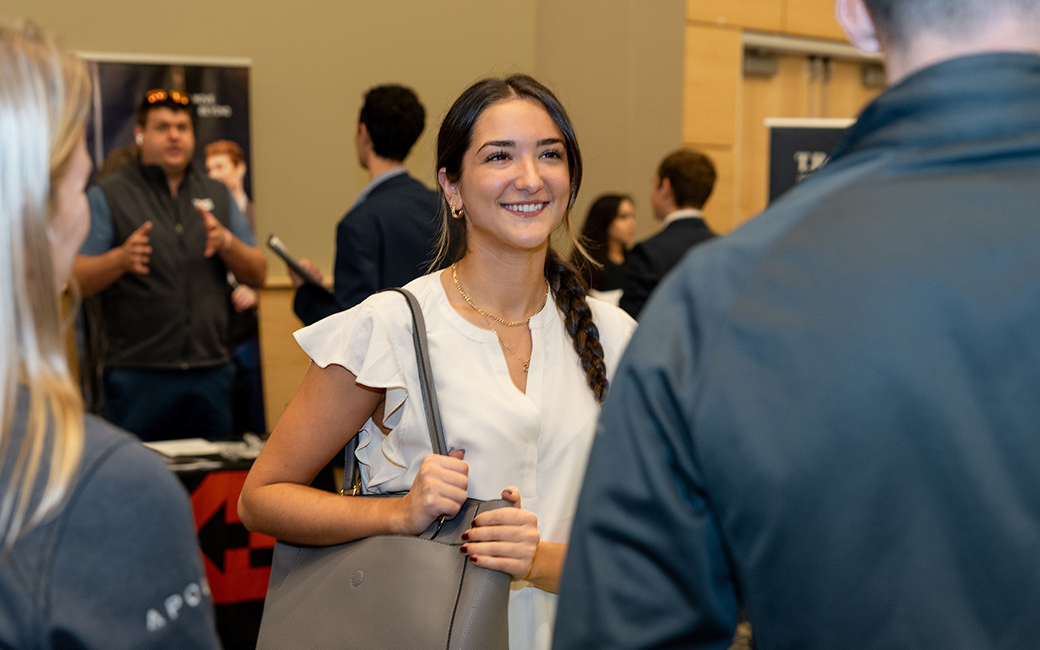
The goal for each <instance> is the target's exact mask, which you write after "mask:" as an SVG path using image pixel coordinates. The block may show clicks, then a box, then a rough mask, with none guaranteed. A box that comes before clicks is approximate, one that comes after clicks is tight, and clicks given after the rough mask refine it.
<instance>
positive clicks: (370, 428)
mask: <svg viewBox="0 0 1040 650" xmlns="http://www.w3.org/2000/svg"><path fill="white" fill-rule="evenodd" d="M440 273H441V272H437V273H432V274H430V275H426V276H423V277H421V278H418V279H416V280H414V281H412V282H410V283H408V285H406V287H405V288H407V289H408V290H409V291H411V292H412V293H413V294H415V297H416V298H417V299H418V301H419V305H420V306H421V307H422V311H423V316H424V318H425V320H426V332H427V340H428V343H429V349H430V364H431V366H432V369H433V377H434V385H435V386H436V389H437V398H438V400H439V402H440V408H441V417H442V419H443V421H444V429H445V440H446V442H447V444H448V448H449V449H450V450H455V449H464V450H465V451H466V454H465V458H464V460H465V461H466V463H467V464H468V465H469V490H468V494H469V496H470V497H471V498H476V499H498V498H501V493H502V490H503V489H505V488H506V487H508V486H511V485H512V486H515V487H517V488H518V489H519V490H520V497H521V506H522V507H523V508H524V509H525V510H529V511H531V512H533V513H534V514H535V515H536V516H537V517H538V530H539V534H540V535H541V539H542V540H544V541H548V542H562V543H566V542H567V540H568V538H569V536H570V530H571V523H572V520H573V518H574V510H575V507H576V503H577V498H578V492H579V490H580V489H581V483H582V477H583V475H584V472H585V465H586V462H587V460H588V454H589V449H590V447H591V445H592V438H593V435H594V432H595V426H596V419H597V417H598V416H599V405H598V404H596V401H595V399H594V398H593V396H592V392H591V391H590V390H589V388H588V386H587V385H586V383H585V376H584V373H583V372H582V371H581V367H580V365H579V361H578V356H577V354H576V353H575V351H574V347H573V344H572V342H571V338H570V337H569V336H568V335H567V333H566V330H565V329H564V324H563V320H562V318H561V315H560V313H559V311H558V310H557V309H556V305H555V304H554V302H553V301H552V300H549V301H548V302H547V303H546V306H545V307H544V308H543V309H542V310H541V311H540V312H539V313H538V314H536V315H535V316H534V317H532V318H531V321H530V328H531V339H532V344H533V349H532V352H531V363H530V371H529V372H528V376H527V392H526V393H522V392H520V390H519V389H518V388H517V387H516V385H515V384H513V381H512V379H511V378H510V377H509V370H508V368H507V366H506V360H505V356H504V355H503V350H502V347H501V346H500V345H499V342H498V338H497V337H496V336H495V334H494V332H491V331H490V330H485V329H481V328H479V327H477V326H475V325H473V324H471V323H470V322H468V321H467V320H465V319H464V318H463V317H462V316H461V315H459V314H458V313H457V312H456V311H455V309H454V308H452V306H451V304H450V303H449V302H448V298H447V296H446V295H445V293H444V288H443V286H442V285H441V282H440ZM588 302H589V306H590V307H591V309H592V313H593V320H594V321H595V323H596V326H597V328H598V329H599V336H600V343H601V344H602V346H603V354H604V361H605V363H606V367H607V374H608V377H612V376H613V373H614V370H615V369H616V368H617V364H618V360H619V358H620V356H621V353H622V352H623V351H624V348H625V346H626V345H627V344H628V340H629V338H630V337H631V335H632V332H633V331H634V329H635V325H636V324H635V321H634V320H632V318H631V317H629V316H628V314H626V313H625V312H623V311H621V310H620V309H617V308H616V307H612V306H610V305H608V304H605V303H602V302H600V301H597V300H595V299H589V301H588ZM296 340H297V341H298V342H299V344H300V346H301V347H302V348H303V349H304V351H305V352H306V353H307V354H308V355H309V356H310V357H311V358H312V359H313V360H314V362H315V363H316V364H318V365H319V366H321V367H325V366H327V365H329V364H337V365H341V366H343V367H344V368H346V369H347V370H349V371H350V372H352V373H353V374H354V375H356V376H357V382H358V383H359V384H362V385H364V386H369V387H372V388H385V389H386V407H385V416H384V422H383V424H384V426H385V427H386V428H387V429H389V433H388V434H386V435H384V433H383V432H382V431H381V430H380V429H379V427H377V426H376V424H375V423H374V422H373V421H372V420H369V421H368V422H366V423H365V425H364V427H363V428H362V429H361V431H360V432H359V433H358V436H359V440H358V449H357V452H356V456H357V459H358V464H359V466H360V468H361V476H362V480H363V482H364V485H365V488H366V490H367V491H368V492H403V491H406V490H408V489H409V488H410V487H411V484H412V481H413V479H414V478H415V474H416V472H417V471H418V470H419V465H420V464H421V463H422V459H423V458H424V457H425V456H427V455H428V454H430V453H432V449H431V447H430V438H429V434H428V432H427V429H426V419H425V416H424V414H423V405H422V393H421V391H420V388H419V380H418V370H417V365H416V360H415V348H414V346H413V343H412V321H411V315H410V312H409V311H408V305H407V303H406V302H405V299H404V297H403V296H401V295H400V294H398V293H396V292H384V293H379V294H375V295H373V296H371V297H369V298H368V299H367V300H365V301H364V302H362V303H361V304H360V305H358V306H356V307H354V308H353V309H350V310H347V311H345V312H341V313H339V314H335V315H333V316H330V317H328V318H326V319H324V320H322V321H319V322H317V323H315V324H314V325H311V326H310V327H306V328H304V329H302V330H300V331H298V332H296ZM410 396H414V399H408V398H409V397H410ZM525 587H527V585H526V583H514V585H513V588H514V590H513V592H512V594H511V598H510V607H509V628H510V630H509V637H510V638H509V647H510V648H511V649H512V650H524V649H525V648H549V646H550V643H551V637H552V624H553V619H554V617H555V609H556V596H555V595H553V594H549V593H547V592H545V591H542V590H540V589H536V588H525Z"/></svg>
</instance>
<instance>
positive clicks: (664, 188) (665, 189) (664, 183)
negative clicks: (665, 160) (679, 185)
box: [657, 177, 675, 203]
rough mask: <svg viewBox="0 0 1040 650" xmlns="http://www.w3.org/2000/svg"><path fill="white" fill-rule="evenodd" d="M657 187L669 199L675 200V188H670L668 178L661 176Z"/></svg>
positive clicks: (670, 182)
mask: <svg viewBox="0 0 1040 650" xmlns="http://www.w3.org/2000/svg"><path fill="white" fill-rule="evenodd" d="M657 189H658V190H660V191H661V193H662V194H663V195H664V196H666V197H668V199H669V200H670V201H672V202H673V203H674V202H675V190H673V189H672V181H671V180H670V179H669V178H667V177H665V178H662V179H661V182H660V183H658V184H657Z"/></svg>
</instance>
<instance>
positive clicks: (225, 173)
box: [206, 153, 246, 192]
mask: <svg viewBox="0 0 1040 650" xmlns="http://www.w3.org/2000/svg"><path fill="white" fill-rule="evenodd" d="M206 175H207V176H209V177H210V178H212V179H213V180H215V181H220V182H221V183H223V184H224V185H226V186H227V188H228V189H229V190H231V191H232V192H234V191H236V190H238V189H239V188H241V187H242V179H243V178H244V177H245V175H246V166H245V163H239V164H238V165H236V164H235V163H233V162H231V156H229V155H227V154H226V153H217V154H213V155H212V156H207V157H206Z"/></svg>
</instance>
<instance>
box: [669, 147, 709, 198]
mask: <svg viewBox="0 0 1040 650" xmlns="http://www.w3.org/2000/svg"><path fill="white" fill-rule="evenodd" d="M666 178H667V179H668V182H669V183H671V185H672V194H673V195H674V197H675V205H676V207H679V208H697V209H698V210H700V209H701V208H703V207H704V204H705V203H707V202H708V197H709V196H711V191H712V190H713V189H714V188H715V165H713V164H711V160H709V159H708V157H707V156H705V155H704V154H702V153H700V152H699V151H694V150H692V149H680V150H678V151H675V152H673V153H670V154H668V155H667V156H665V158H664V160H662V161H661V165H660V167H658V168H657V180H658V183H660V182H661V181H663V180H664V179H666Z"/></svg>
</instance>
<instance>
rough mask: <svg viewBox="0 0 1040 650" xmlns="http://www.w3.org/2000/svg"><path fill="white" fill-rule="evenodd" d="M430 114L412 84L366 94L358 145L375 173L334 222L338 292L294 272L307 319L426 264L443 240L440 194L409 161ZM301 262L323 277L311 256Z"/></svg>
mask: <svg viewBox="0 0 1040 650" xmlns="http://www.w3.org/2000/svg"><path fill="white" fill-rule="evenodd" d="M425 120H426V111H425V110H424V109H423V106H422V104H421V103H420V102H419V98H418V97H416V95H415V93H414V92H413V91H412V90H411V89H410V88H405V87H404V86H397V85H386V86H377V87H375V88H372V89H371V90H369V91H368V92H367V93H366V94H365V103H364V105H363V106H362V107H361V114H360V116H359V117H358V127H357V134H356V136H355V146H356V147H357V154H358V162H359V163H360V164H361V166H362V167H364V168H365V170H366V171H368V177H369V179H370V180H369V183H368V185H367V186H366V187H365V189H364V190H363V191H362V192H361V194H360V195H359V196H358V198H357V200H355V201H354V205H353V206H351V208H350V210H348V211H347V214H346V215H345V216H344V217H343V219H342V220H341V221H340V222H339V225H338V226H337V227H336V262H335V273H334V285H333V287H334V295H329V294H328V293H327V292H325V291H323V290H322V289H321V288H320V287H317V286H314V285H308V284H305V283H304V282H303V281H302V280H301V279H300V278H299V277H296V276H295V275H293V283H294V284H295V285H296V286H297V290H296V297H295V300H294V302H293V311H294V312H296V315H297V316H298V317H299V318H300V320H302V321H303V322H304V324H306V325H310V324H311V323H314V322H316V321H319V320H321V319H322V318H325V317H326V316H329V315H331V314H335V313H336V312H339V311H343V310H345V309H350V308H351V307H353V306H354V305H356V304H358V303H359V302H361V301H362V300H364V299H365V298H367V297H368V296H370V295H371V294H373V293H375V292H376V291H379V290H380V289H385V288H387V287H399V286H402V285H404V284H406V283H407V282H409V281H411V280H413V279H415V278H417V277H418V276H420V275H422V274H423V273H424V272H425V271H426V267H427V265H428V264H429V263H430V261H431V260H432V259H433V255H434V251H435V249H436V246H437V241H438V234H437V233H438V227H439V215H438V208H439V205H440V203H439V198H438V196H437V193H436V192H434V191H433V190H431V189H429V188H428V187H426V186H425V185H423V184H422V183H420V182H419V181H417V180H416V179H414V178H412V177H411V176H410V175H408V172H407V170H406V169H405V167H404V159H405V157H407V156H408V152H409V151H411V149H412V145H414V144H415V141H416V140H418V139H419V135H420V134H421V133H422V131H423V127H424V125H425ZM301 264H303V266H304V267H305V268H307V270H309V271H311V272H312V273H314V274H315V275H316V276H318V277H319V278H320V277H321V275H320V273H319V272H318V269H317V267H315V266H314V265H313V264H311V263H310V262H309V261H307V260H301ZM290 273H291V272H290Z"/></svg>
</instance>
